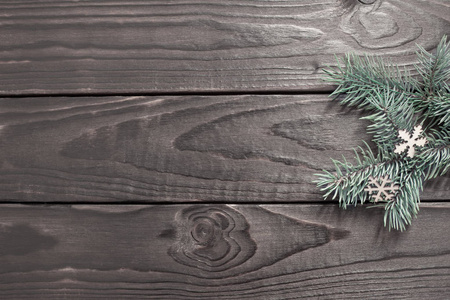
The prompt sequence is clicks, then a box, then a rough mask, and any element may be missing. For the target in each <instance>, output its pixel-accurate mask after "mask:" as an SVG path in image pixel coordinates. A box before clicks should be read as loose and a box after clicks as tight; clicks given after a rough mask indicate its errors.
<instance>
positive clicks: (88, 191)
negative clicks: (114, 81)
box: [0, 95, 450, 203]
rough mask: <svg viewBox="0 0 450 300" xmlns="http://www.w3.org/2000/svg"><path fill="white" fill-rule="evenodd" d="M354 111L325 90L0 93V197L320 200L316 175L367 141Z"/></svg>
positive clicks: (445, 192)
mask: <svg viewBox="0 0 450 300" xmlns="http://www.w3.org/2000/svg"><path fill="white" fill-rule="evenodd" d="M361 116H363V114H361V113H360V112H358V111H354V110H348V109H343V108H342V107H341V106H340V105H339V104H338V103H337V102H334V101H332V100H331V99H329V98H328V97H327V96H326V95H303V96H293V95H285V96H280V95H278V96H277V95H273V96H262V95H246V96H245V95H244V96H213V97H207V96H203V97H199V96H180V97H87V98H85V97H76V98H71V97H69V98H53V97H51V98H45V97H43V98H15V99H0V120H2V124H1V128H0V199H3V200H11V201H19V202H20V201H43V202H52V201H57V202H62V201H69V202H70V201H94V200H95V201H108V202H109V201H132V200H136V201H150V202H151V201H169V202H172V201H174V202H187V201H210V202H214V201H220V202H227V201H228V202H234V203H236V202H277V201H284V202H286V201H296V202H297V201H321V199H322V194H321V192H320V191H319V190H318V189H317V187H316V186H315V185H314V184H313V183H312V180H313V179H314V174H315V173H317V172H319V171H321V170H322V169H330V170H331V169H332V168H333V164H332V162H331V158H335V159H340V158H341V157H342V155H344V156H345V157H347V158H348V159H349V160H351V159H352V158H353V156H354V153H353V150H352V149H353V148H354V147H357V146H363V142H362V141H363V140H365V141H369V140H370V136H368V135H367V134H366V133H365V132H366V126H367V125H368V124H369V123H367V121H362V120H360V119H359V118H360V117H361ZM422 199H423V200H436V199H450V175H446V176H445V177H441V178H438V179H436V180H434V181H431V182H428V183H427V184H426V186H425V191H424V192H423V195H422Z"/></svg>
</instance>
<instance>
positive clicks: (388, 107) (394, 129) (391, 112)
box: [361, 89, 415, 151]
mask: <svg viewBox="0 0 450 300" xmlns="http://www.w3.org/2000/svg"><path fill="white" fill-rule="evenodd" d="M366 101H367V102H369V103H370V105H367V107H369V108H371V109H372V110H375V111H376V112H375V113H374V114H372V115H369V116H367V117H363V118H361V119H365V120H370V121H371V122H373V124H371V125H369V126H368V130H367V132H368V133H369V134H373V141H374V142H375V143H376V144H377V146H378V147H379V148H380V150H383V151H392V150H393V149H394V145H395V144H397V143H398V142H399V138H398V131H399V130H400V129H406V130H408V131H412V129H413V127H414V123H415V122H414V108H413V106H412V104H410V103H409V102H408V101H407V100H406V99H405V96H404V95H403V94H400V95H399V94H397V93H393V92H392V91H391V90H389V89H386V90H384V91H377V93H375V94H374V95H371V96H369V97H368V98H367V99H366Z"/></svg>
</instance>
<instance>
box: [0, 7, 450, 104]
mask: <svg viewBox="0 0 450 300" xmlns="http://www.w3.org/2000/svg"><path fill="white" fill-rule="evenodd" d="M364 3H366V4H364ZM0 11H1V14H0V40H1V43H0V94H3V95H16V94H28V95H30V94H62V93H64V94H98V93H100V94H104V93H122V94H123V93H134V94H135V93H151V92H183V91H188V92H200V91H219V92H220V91H261V90H266V91H286V90H291V91H304V90H316V91H317V90H331V89H332V87H331V86H329V85H325V84H324V83H323V82H321V80H320V79H319V77H320V73H321V68H323V67H324V66H326V65H333V64H335V60H334V57H333V55H334V54H337V55H338V56H341V55H342V54H343V53H345V52H349V51H352V52H356V53H370V54H377V55H378V54H379V55H383V56H389V57H393V61H394V62H395V63H399V64H401V65H403V66H405V67H406V68H407V69H413V68H412V63H413V62H415V55H414V51H415V50H417V48H416V46H415V44H416V43H418V44H420V45H422V46H424V47H425V48H426V49H428V50H431V49H433V48H434V47H435V46H436V45H437V43H438V41H439V40H440V38H441V37H442V35H443V34H448V35H450V5H449V2H448V1H447V0H433V1H423V0H410V1H408V3H405V2H404V1H401V0H386V1H357V0H329V1H320V2H317V1H313V0H301V1H299V0H295V1H290V0H289V1H262V0H251V1H239V2H236V1H232V0H199V1H186V0H175V1H170V2H167V1H136V0H134V1H125V2H124V1H117V0H109V1H72V0H66V1H59V0H58V1H56V0H50V1H20V2H18V1H6V0H2V1H0Z"/></svg>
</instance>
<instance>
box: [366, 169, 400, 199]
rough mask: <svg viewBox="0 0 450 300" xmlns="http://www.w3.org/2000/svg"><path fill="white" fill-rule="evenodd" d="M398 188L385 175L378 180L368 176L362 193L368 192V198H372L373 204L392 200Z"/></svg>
mask: <svg viewBox="0 0 450 300" xmlns="http://www.w3.org/2000/svg"><path fill="white" fill-rule="evenodd" d="M399 188H400V187H399V186H398V185H396V184H394V183H393V182H392V181H391V180H390V179H389V176H387V175H386V176H384V177H379V178H378V177H377V178H375V177H372V176H370V177H369V183H368V184H367V187H366V188H365V189H364V191H366V192H369V196H371V197H372V198H373V200H374V202H378V201H388V200H393V199H394V197H395V195H396V192H397V190H398V189H399Z"/></svg>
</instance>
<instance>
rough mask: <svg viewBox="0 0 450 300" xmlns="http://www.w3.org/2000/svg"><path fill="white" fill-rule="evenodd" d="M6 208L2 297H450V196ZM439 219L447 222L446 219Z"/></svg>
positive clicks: (1, 215)
mask: <svg viewBox="0 0 450 300" xmlns="http://www.w3.org/2000/svg"><path fill="white" fill-rule="evenodd" d="M382 213H383V212H382V210H381V209H365V208H358V209H350V210H347V211H344V210H341V209H338V208H337V207H336V206H335V205H266V206H254V205H233V206H226V205H192V206H186V205H169V206H165V205H157V206H126V205H122V206H111V205H108V206H101V205H99V206H90V205H85V206H80V205H78V206H72V207H70V206H47V207H44V206H20V205H2V206H1V207H0V297H1V298H2V299H28V298H34V299H61V298H64V299H97V298H99V299H128V298H133V299H424V298H429V299H448V298H449V297H450V240H449V239H448V238H447V236H448V231H449V230H450V227H449V222H448V220H449V218H450V206H449V204H434V205H432V204H427V205H424V206H423V207H422V210H421V212H420V214H419V217H418V218H417V220H415V221H414V223H413V225H412V226H410V227H409V228H408V231H406V232H404V233H398V232H388V231H387V230H386V229H385V228H383V226H382ZM436 224H440V226H436Z"/></svg>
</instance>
